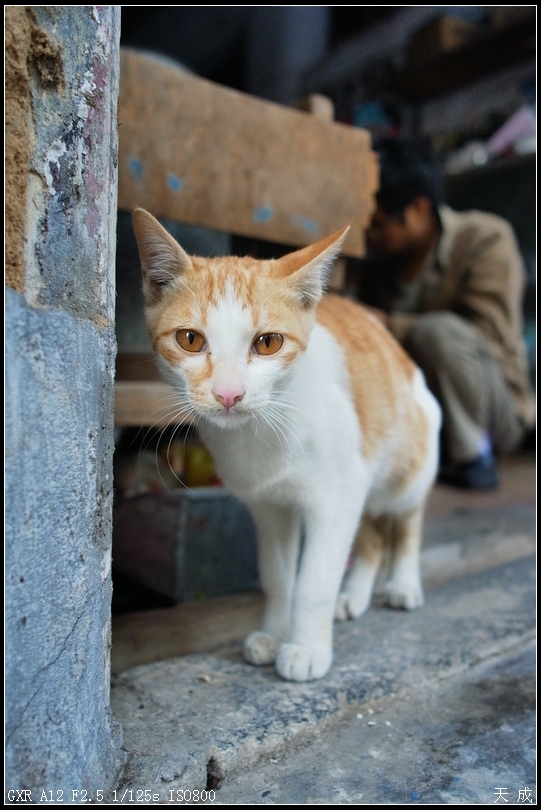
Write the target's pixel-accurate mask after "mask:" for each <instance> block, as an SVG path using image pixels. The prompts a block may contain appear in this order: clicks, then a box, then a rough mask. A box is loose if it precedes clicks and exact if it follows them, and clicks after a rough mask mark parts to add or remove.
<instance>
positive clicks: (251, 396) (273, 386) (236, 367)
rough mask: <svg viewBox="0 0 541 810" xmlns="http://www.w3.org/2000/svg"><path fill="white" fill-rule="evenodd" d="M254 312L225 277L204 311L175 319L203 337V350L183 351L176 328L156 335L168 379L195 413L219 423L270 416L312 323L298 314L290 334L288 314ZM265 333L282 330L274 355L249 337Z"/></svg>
mask: <svg viewBox="0 0 541 810" xmlns="http://www.w3.org/2000/svg"><path fill="white" fill-rule="evenodd" d="M260 286H265V285H264V284H263V285H260ZM183 292H184V294H185V295H186V297H187V298H188V300H190V298H191V296H189V295H187V291H186V290H184V291H183ZM181 295H182V293H181ZM254 314H255V313H254V310H253V309H252V308H250V307H248V306H247V303H246V301H245V300H243V299H242V297H240V296H239V294H238V291H237V290H236V289H235V285H234V283H233V281H231V280H230V281H229V282H228V283H226V285H225V288H224V291H223V293H222V295H221V296H220V298H219V300H218V301H217V302H216V303H215V304H214V305H211V306H208V307H206V308H205V310H204V311H202V310H201V309H199V308H196V307H193V308H192V311H191V313H190V315H188V316H186V315H184V313H183V314H182V316H181V317H180V318H179V322H178V326H180V327H181V328H184V329H186V330H193V331H195V332H197V333H198V334H200V335H202V337H204V339H205V347H204V348H203V350H202V351H199V352H189V351H185V350H183V349H182V348H181V347H180V346H179V344H178V341H177V339H176V332H177V331H178V330H175V332H174V333H171V332H169V331H167V332H166V334H165V335H164V336H163V337H160V338H159V340H158V348H159V351H160V356H161V358H162V367H164V366H165V368H166V372H167V376H168V379H169V381H170V382H172V383H173V384H174V385H175V387H176V388H177V390H180V391H181V392H182V394H183V396H184V397H185V402H186V404H188V403H189V405H190V406H191V408H193V412H194V414H195V415H196V416H203V417H205V418H206V419H208V420H209V421H211V422H212V423H213V424H215V425H218V426H220V427H225V428H229V427H236V426H239V425H241V424H244V423H246V422H247V421H249V420H250V419H252V418H254V417H256V418H257V417H258V416H260V417H262V418H263V419H265V418H272V417H271V414H270V411H271V410H272V406H273V400H274V399H275V398H276V397H277V396H279V393H280V391H283V389H284V387H285V386H286V385H287V382H288V380H289V379H290V376H291V374H292V371H293V367H294V365H295V360H296V359H297V358H298V357H299V356H300V355H301V354H302V352H303V350H304V346H305V340H306V337H307V336H308V334H309V330H310V327H311V323H310V322H311V319H310V318H307V316H306V315H304V318H303V317H302V314H301V313H299V315H300V317H299V321H302V320H304V321H305V323H304V324H303V326H304V328H302V326H301V325H300V324H299V327H298V328H297V334H295V335H294V334H292V333H291V324H289V323H288V321H291V318H287V317H283V318H279V317H276V316H275V317H272V315H270V314H269V313H268V312H265V310H264V308H262V309H260V310H259V311H258V317H257V319H256V318H255V317H254ZM266 334H279V335H281V336H282V337H283V343H282V346H281V347H280V349H279V350H278V351H277V352H276V353H275V354H272V355H268V356H262V355H259V354H257V352H256V350H255V348H254V341H255V340H256V339H257V338H258V337H259V336H260V335H266ZM164 349H166V350H165V351H164Z"/></svg>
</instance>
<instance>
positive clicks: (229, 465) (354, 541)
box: [133, 208, 440, 681]
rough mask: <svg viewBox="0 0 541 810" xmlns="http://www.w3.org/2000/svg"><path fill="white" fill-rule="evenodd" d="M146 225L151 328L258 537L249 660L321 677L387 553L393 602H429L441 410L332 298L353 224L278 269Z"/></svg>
mask: <svg viewBox="0 0 541 810" xmlns="http://www.w3.org/2000/svg"><path fill="white" fill-rule="evenodd" d="M133 222H134V230H135V234H136V238H137V243H138V248H139V256H140V259H141V265H142V272H143V289H144V295H145V301H146V319H147V326H148V330H149V333H150V336H151V338H152V342H153V345H154V349H155V351H156V353H157V356H158V358H159V361H160V365H161V367H162V369H163V371H164V373H165V375H166V378H167V379H168V380H169V381H170V382H171V383H172V384H173V386H174V387H175V389H176V391H177V392H178V402H177V408H176V413H177V415H178V414H185V415H186V416H188V415H190V416H192V417H194V418H195V421H196V423H197V426H198V431H199V434H200V436H201V438H202V440H203V441H204V442H205V444H206V445H207V446H208V449H209V450H210V452H211V453H212V455H213V457H214V460H215V464H216V468H217V472H218V475H219V476H220V478H221V479H222V481H223V482H224V484H225V486H226V487H227V488H228V489H229V490H230V491H231V492H232V493H233V494H234V495H235V496H237V497H238V498H239V499H240V500H242V501H243V502H244V503H245V504H246V505H247V506H248V508H249V509H250V511H251V513H252V515H253V519H254V522H255V526H256V529H257V534H258V554H259V566H260V579H261V584H262V588H263V591H264V595H265V608H264V614H263V620H262V627H261V630H259V631H256V632H253V633H251V634H250V635H249V636H248V637H247V638H246V640H245V643H244V657H245V659H246V660H247V661H248V662H250V663H252V664H258V665H263V664H271V663H274V664H275V666H276V670H277V671H278V673H279V674H280V675H281V676H282V677H283V678H286V679H289V680H294V681H306V680H309V679H313V678H321V677H323V676H324V675H325V674H326V672H327V671H328V669H329V667H330V665H331V661H332V646H333V642H332V637H333V618H334V617H336V618H338V619H348V618H354V617H357V616H359V615H360V614H361V613H363V612H364V611H365V610H366V609H367V608H368V606H369V604H370V600H371V595H372V590H373V586H374V580H375V577H376V574H377V571H378V568H379V565H380V562H381V558H382V550H383V545H384V542H385V541H387V542H388V543H390V544H391V545H392V552H393V557H392V567H391V574H390V579H389V581H388V583H387V585H386V594H387V599H388V602H389V604H390V605H392V606H394V607H398V608H406V609H412V608H416V607H419V606H420V605H422V603H423V591H422V585H421V576H420V565H419V553H420V544H421V532H422V522H423V509H424V504H425V500H426V497H427V493H428V491H429V489H430V487H431V485H432V483H433V480H434V477H435V473H436V468H437V463H438V435H439V429H440V408H439V406H438V404H437V402H436V400H435V399H434V397H433V396H432V394H431V393H430V392H429V391H428V389H427V387H426V385H425V382H424V379H423V376H422V374H421V372H420V371H419V369H418V368H417V367H416V366H415V365H414V364H413V363H412V361H411V360H410V359H409V358H408V357H407V355H406V354H405V353H404V351H403V350H402V348H401V347H400V346H399V345H398V343H397V342H396V341H395V340H394V339H393V337H392V336H391V335H390V334H389V333H388V331H387V330H386V329H385V327H383V326H382V325H381V324H380V323H379V322H378V321H377V320H376V319H375V318H374V317H373V316H372V315H371V314H370V313H369V312H368V311H367V310H365V309H364V308H363V307H362V306H360V305H358V304H355V303H353V302H351V301H349V300H346V299H344V298H340V297H338V296H331V295H323V290H324V285H325V279H326V274H327V273H328V270H329V267H330V266H331V264H332V261H333V259H334V258H335V257H336V256H337V255H338V253H339V250H340V246H341V243H342V241H343V239H344V237H345V235H346V233H347V231H348V228H347V227H346V228H344V229H343V230H341V231H339V232H337V233H334V234H332V235H331V236H328V237H327V238H326V239H322V240H321V241H319V242H317V243H316V244H314V245H311V246H309V247H305V248H302V249H301V250H297V251H295V252H293V253H290V254H288V255H287V256H285V257H283V258H281V259H276V260H256V259H252V258H249V257H244V258H238V257H232V256H226V257H221V258H211V259H206V258H200V257H196V256H189V255H188V254H187V253H185V251H184V250H183V249H182V248H181V247H180V246H179V245H178V243H177V242H176V241H175V240H174V239H173V238H172V237H171V236H170V235H169V234H168V233H167V231H166V230H165V229H164V228H162V226H161V225H160V224H159V223H158V222H157V220H156V219H154V217H152V216H151V215H150V214H149V213H148V212H146V211H144V210H143V209H140V208H138V209H136V210H135V212H134V215H133ZM301 529H302V530H303V531H302V533H303V544H302V550H301ZM353 547H354V554H353V559H352V563H351V565H350V567H349V570H348V571H347V573H346V574H345V577H344V573H345V571H346V568H347V564H348V558H349V557H350V553H351V551H352V548H353ZM224 554H227V549H224ZM341 586H342V587H341Z"/></svg>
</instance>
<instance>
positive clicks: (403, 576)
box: [385, 502, 424, 610]
mask: <svg viewBox="0 0 541 810" xmlns="http://www.w3.org/2000/svg"><path fill="white" fill-rule="evenodd" d="M423 515H424V502H422V503H421V504H419V505H418V506H416V507H415V508H413V509H411V510H410V511H409V512H406V513H404V514H402V515H397V516H396V517H394V518H393V525H392V549H391V553H392V563H391V575H390V578H389V580H388V582H387V583H386V585H385V595H386V598H387V602H388V604H389V605H391V607H395V608H405V609H406V610H413V609H414V608H417V607H421V605H422V604H423V601H424V599H423V587H422V583H421V563H420V550H421V540H422V528H423Z"/></svg>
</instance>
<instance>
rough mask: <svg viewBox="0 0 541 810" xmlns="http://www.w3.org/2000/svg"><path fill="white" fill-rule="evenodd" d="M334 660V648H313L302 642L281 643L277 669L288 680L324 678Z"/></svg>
mask: <svg viewBox="0 0 541 810" xmlns="http://www.w3.org/2000/svg"><path fill="white" fill-rule="evenodd" d="M331 662H332V650H330V649H326V648H323V649H311V648H310V647H304V646H302V645H301V644H289V643H285V644H280V647H279V649H278V655H277V657H276V671H277V672H278V674H279V675H281V676H282V678H285V679H286V681H313V680H315V679H316V678H323V676H324V675H326V674H327V672H328V671H329V667H330V666H331Z"/></svg>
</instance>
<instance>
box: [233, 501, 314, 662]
mask: <svg viewBox="0 0 541 810" xmlns="http://www.w3.org/2000/svg"><path fill="white" fill-rule="evenodd" d="M250 511H251V513H252V517H253V519H254V523H255V526H256V530H257V547H258V558H259V577H260V580H261V586H262V588H263V594H264V599H265V603H264V608H263V618H262V622H261V630H256V631H254V632H253V633H250V634H249V635H248V636H247V637H246V639H245V641H244V650H243V654H244V659H245V660H246V661H247V662H248V663H249V664H255V665H256V666H263V665H265V664H273V663H274V661H275V659H276V654H277V652H278V647H279V645H280V643H281V642H282V641H283V639H285V638H287V636H288V635H289V630H290V618H291V602H292V598H293V588H294V584H295V574H296V570H297V559H298V554H299V544H300V530H301V524H300V517H299V516H298V515H297V514H296V513H295V511H294V510H292V509H287V508H280V507H277V506H276V505H274V504H263V503H258V504H256V505H251V506H250Z"/></svg>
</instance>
